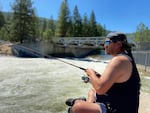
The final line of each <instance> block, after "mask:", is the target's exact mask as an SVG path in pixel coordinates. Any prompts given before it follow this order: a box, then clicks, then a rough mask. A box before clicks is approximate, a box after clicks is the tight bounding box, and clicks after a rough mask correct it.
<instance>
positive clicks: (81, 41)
mask: <svg viewBox="0 0 150 113" xmlns="http://www.w3.org/2000/svg"><path fill="white" fill-rule="evenodd" d="M53 42H54V43H56V44H60V45H63V46H71V45H74V46H95V47H99V46H101V45H102V44H103V43H104V37H67V38H64V37H63V38H62V37H61V38H54V39H53Z"/></svg>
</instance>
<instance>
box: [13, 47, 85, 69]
mask: <svg viewBox="0 0 150 113" xmlns="http://www.w3.org/2000/svg"><path fill="white" fill-rule="evenodd" d="M15 47H16V49H17V47H18V48H21V49H24V50H28V51H30V52H32V53H34V55H37V56H39V57H43V58H52V59H56V60H58V61H60V62H63V63H65V64H69V65H71V66H73V67H76V68H79V69H81V70H83V71H85V70H86V69H85V68H83V67H80V66H77V65H75V64H72V63H69V62H66V61H64V60H61V59H60V58H58V57H54V56H51V55H47V54H42V53H40V52H38V51H36V50H33V49H31V48H28V47H25V46H22V45H15Z"/></svg>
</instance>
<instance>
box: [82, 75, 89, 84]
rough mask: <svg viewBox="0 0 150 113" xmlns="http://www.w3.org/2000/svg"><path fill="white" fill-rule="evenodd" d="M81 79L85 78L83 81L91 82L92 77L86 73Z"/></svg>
mask: <svg viewBox="0 0 150 113" xmlns="http://www.w3.org/2000/svg"><path fill="white" fill-rule="evenodd" d="M81 79H82V80H83V82H84V83H88V82H90V78H89V77H87V76H85V75H84V76H82V77H81Z"/></svg>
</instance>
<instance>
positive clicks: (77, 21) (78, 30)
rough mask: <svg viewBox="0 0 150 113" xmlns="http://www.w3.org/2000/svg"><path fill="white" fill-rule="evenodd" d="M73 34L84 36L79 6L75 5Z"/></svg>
mask: <svg viewBox="0 0 150 113" xmlns="http://www.w3.org/2000/svg"><path fill="white" fill-rule="evenodd" d="M72 23H73V31H74V32H73V36H74V37H80V36H82V19H81V17H80V14H79V11H78V7H77V6H75V8H74V11H73V22H72Z"/></svg>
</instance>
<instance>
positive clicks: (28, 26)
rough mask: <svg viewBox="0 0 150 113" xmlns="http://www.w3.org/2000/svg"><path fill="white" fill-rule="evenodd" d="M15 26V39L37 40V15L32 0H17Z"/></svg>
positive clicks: (14, 9)
mask: <svg viewBox="0 0 150 113" xmlns="http://www.w3.org/2000/svg"><path fill="white" fill-rule="evenodd" d="M12 9H13V27H14V37H15V39H14V40H15V41H20V43H23V41H24V40H35V39H34V38H35V33H36V32H35V27H36V25H37V24H36V22H37V21H36V16H35V14H34V9H33V8H32V1H31V0H16V1H15V2H14V4H13V7H12ZM33 37H34V38H33Z"/></svg>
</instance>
